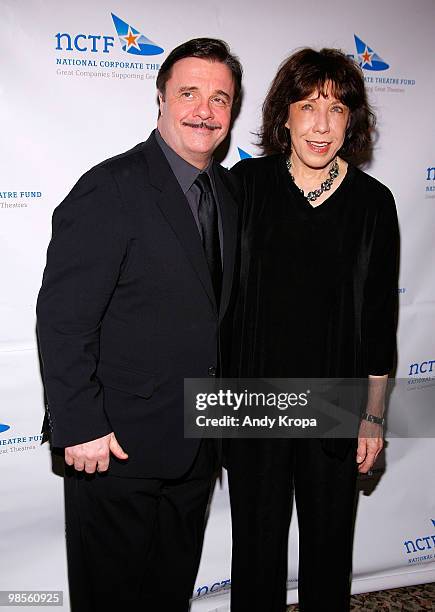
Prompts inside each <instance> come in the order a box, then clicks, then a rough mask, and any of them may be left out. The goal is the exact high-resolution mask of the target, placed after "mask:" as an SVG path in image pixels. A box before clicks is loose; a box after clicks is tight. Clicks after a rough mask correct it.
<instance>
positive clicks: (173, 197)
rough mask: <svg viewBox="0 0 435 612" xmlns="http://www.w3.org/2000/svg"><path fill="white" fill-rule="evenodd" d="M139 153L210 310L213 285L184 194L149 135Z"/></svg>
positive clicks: (214, 307)
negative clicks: (207, 299)
mask: <svg viewBox="0 0 435 612" xmlns="http://www.w3.org/2000/svg"><path fill="white" fill-rule="evenodd" d="M143 152H144V154H145V156H146V159H147V164H148V167H149V180H150V182H151V184H152V185H153V186H154V187H155V188H156V189H158V190H159V191H160V194H159V196H158V198H157V200H156V203H157V205H158V206H159V208H160V210H161V211H162V213H163V215H164V216H165V218H166V220H167V221H168V223H169V224H170V226H171V227H172V230H173V231H174V233H175V234H176V236H177V238H178V240H179V241H180V243H181V245H182V246H183V248H184V250H185V252H186V254H187V257H188V259H189V261H190V263H191V264H192V266H193V268H194V270H195V271H196V273H197V274H198V277H199V279H200V281H201V283H202V285H203V287H204V290H205V292H206V293H207V295H208V297H209V299H210V302H211V304H212V306H213V309H214V310H215V311H216V300H215V297H214V291H213V284H212V282H211V277H210V272H209V269H208V266H207V261H206V259H205V256H204V250H203V248H202V244H201V238H200V235H199V232H198V228H197V226H196V223H195V219H194V218H193V215H192V212H191V210H190V207H189V204H188V202H187V200H186V197H185V195H184V193H183V191H182V189H181V187H180V185H179V183H178V181H177V179H176V178H175V176H174V173H173V172H172V170H171V167H170V165H169V163H168V161H167V159H166V157H165V156H164V153H163V151H162V150H161V148H160V147H159V144H158V143H157V141H156V139H155V137H154V135H153V134H151V136H150V138H149V139H148V140H147V141H146V143H145V144H144V149H143ZM224 233H225V231H224ZM224 248H225V244H224ZM224 253H225V250H224ZM224 258H225V255H224Z"/></svg>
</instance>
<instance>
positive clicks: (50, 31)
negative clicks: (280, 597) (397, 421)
mask: <svg viewBox="0 0 435 612" xmlns="http://www.w3.org/2000/svg"><path fill="white" fill-rule="evenodd" d="M0 9H1V21H0V31H1V36H0V58H1V59H0V122H1V124H2V127H1V147H0V249H1V250H0V268H1V297H0V326H1V334H0V394H1V395H0V474H1V481H0V482H1V496H0V511H1V515H0V516H1V519H0V590H25V589H30V590H32V589H37V590H45V589H47V590H59V591H63V592H64V603H63V607H62V609H63V610H69V605H68V586H67V577H66V560H65V548H64V525H63V498H62V478H61V476H60V475H59V466H58V465H57V462H56V460H53V457H52V456H51V454H50V450H49V448H48V445H47V444H43V445H42V444H41V435H40V428H41V422H42V416H43V390H42V385H41V380H40V371H39V360H38V352H37V346H36V337H35V302H36V296H37V293H38V290H39V287H40V283H41V277H42V271H43V267H44V265H45V255H46V248H47V244H48V241H49V239H50V232H51V225H50V222H51V214H52V211H53V209H54V208H55V207H56V206H57V204H58V203H59V202H60V201H61V200H62V199H63V198H64V196H65V195H66V194H67V193H68V191H69V190H70V189H71V187H72V186H73V184H74V183H75V182H76V180H77V179H78V178H79V176H81V174H83V172H85V171H86V170H87V169H89V168H90V167H91V166H92V165H94V164H96V163H98V162H99V161H101V160H103V159H105V158H107V157H110V156H112V155H115V154H117V153H119V152H121V151H124V150H127V149H129V148H131V147H132V146H134V145H135V144H136V143H137V142H140V141H143V140H145V139H146V138H147V136H148V134H149V133H150V131H151V130H152V129H153V128H154V127H155V123H156V118H157V104H156V85H155V81H156V75H157V72H158V69H159V66H160V64H161V63H162V62H163V60H164V58H165V57H166V56H167V54H168V53H169V51H170V50H171V49H172V48H173V47H175V46H176V45H178V44H180V43H181V42H183V41H185V40H188V39H190V38H194V37H197V36H212V37H218V38H223V39H225V40H226V41H227V42H228V43H229V44H230V46H231V49H232V50H233V52H235V53H236V54H238V55H239V57H240V59H241V61H242V63H243V65H244V69H245V79H244V97H243V105H242V110H241V113H240V115H239V117H238V118H237V120H236V122H235V125H234V128H233V131H232V135H231V139H230V141H229V147H228V151H227V156H226V158H225V159H224V160H223V164H224V165H225V166H228V167H231V166H232V165H233V164H234V163H236V162H237V161H238V160H239V159H240V158H241V157H245V156H257V155H259V150H258V149H257V148H256V146H255V135H254V134H255V132H256V131H257V130H258V127H259V125H260V111H261V104H262V101H263V99H264V96H265V93H266V91H267V88H268V86H269V84H270V82H271V80H272V78H273V76H274V74H275V73H276V70H277V67H278V65H279V64H280V63H281V61H282V60H283V59H284V58H285V57H286V56H287V55H289V54H290V53H291V52H292V51H294V50H295V49H297V48H298V47H301V46H307V45H308V46H314V47H316V48H321V47H322V46H328V47H337V48H340V49H342V50H344V51H345V52H346V53H348V54H349V55H352V56H354V57H355V59H357V61H358V62H359V63H360V65H361V67H362V69H363V71H364V76H365V80H366V84H367V89H368V92H369V96H370V100H371V102H372V104H373V106H374V108H375V111H376V113H377V117H378V133H377V139H376V146H375V150H374V156H373V160H372V161H371V163H370V165H369V166H368V167H367V168H366V170H367V172H369V173H370V174H372V175H373V176H375V177H377V178H378V179H379V180H381V181H382V182H383V183H385V184H386V185H388V186H389V187H390V188H391V190H392V192H393V194H394V196H395V198H396V203H397V208H398V213H399V220H400V227H401V235H402V246H401V274H400V283H399V287H398V292H399V294H400V295H399V297H400V321H399V335H398V364H397V377H400V378H401V379H402V380H403V381H405V385H406V386H407V388H406V393H404V394H403V393H402V395H401V401H400V402H398V404H401V407H400V410H404V411H405V412H406V414H407V415H408V416H409V418H410V419H411V421H412V415H413V408H414V406H416V405H418V403H419V401H420V398H421V397H423V394H427V393H428V392H429V393H430V392H431V386H432V385H434V383H435V280H434V273H433V271H434V269H435V244H434V241H433V236H434V229H435V225H434V222H435V147H434V142H435V130H434V127H433V99H434V97H435V83H434V78H433V77H434V73H433V58H434V57H435V38H434V36H433V23H434V17H435V4H434V2H433V0H419V1H418V2H413V3H410V2H408V1H407V0H378V1H377V2H375V1H373V0H369V1H368V2H364V3H360V2H358V3H357V2H343V0H341V1H340V0H331V1H330V2H328V3H326V4H321V3H320V4H319V3H318V2H316V1H315V0H305V2H304V3H301V2H295V1H292V0H286V1H284V0H269V2H261V1H260V0H250V1H249V2H248V0H240V2H237V3H235V2H233V1H231V0H219V1H216V0H215V1H213V2H212V1H210V0H204V1H203V2H202V3H201V5H200V6H199V5H198V3H197V2H194V0H185V2H183V3H176V2H172V1H171V0H160V1H159V2H154V1H152V0H148V1H145V2H144V1H143V0H128V1H127V2H125V1H124V2H121V1H120V0H113V1H112V2H111V3H107V2H104V1H102V0H101V1H100V0H95V1H94V2H88V1H87V0H76V1H75V2H67V1H64V0H61V1H59V0H27V1H23V0H21V1H20V0H0ZM434 388H435V387H432V392H433V389H434ZM394 410H395V403H394V394H393V396H392V398H391V401H390V411H393V412H394ZM419 435H420V437H418V438H417V437H413V438H410V437H408V438H405V437H402V438H393V437H392V438H391V439H389V440H388V442H387V445H386V450H385V453H384V455H383V458H382V461H381V462H380V463H379V465H378V466H377V469H376V471H375V474H374V476H373V477H372V478H361V479H360V484H359V488H360V491H359V504H358V511H357V518H356V531H355V548H354V575H353V585H352V589H353V592H354V593H357V592H365V591H370V590H374V589H379V588H387V587H394V586H400V585H407V584H418V583H421V582H429V581H433V580H435V495H434V490H435V487H434V484H435V482H434V481H435V477H434V470H433V457H434V451H435V441H434V439H432V438H431V437H430V436H429V435H428V436H426V437H423V436H424V432H420V433H419ZM123 554H128V551H124V553H123ZM312 554H313V556H318V555H321V556H322V557H323V559H324V562H325V565H326V564H328V563H330V557H331V556H332V555H333V554H334V551H333V550H320V549H319V548H316V547H313V551H312ZM230 557H231V533H230V513H229V504H228V494H227V486H226V481H225V474H224V476H223V480H222V481H221V482H218V483H217V485H216V489H215V493H214V497H213V500H212V504H211V508H210V515H209V521H208V526H207V533H206V541H205V546H204V552H203V557H202V561H201V567H200V571H199V574H198V579H197V583H196V586H195V590H194V593H193V604H192V610H194V611H195V612H199V611H208V612H211V611H217V610H219V611H225V610H228V609H229V603H228V602H229V585H230ZM297 561H298V546H297V516H296V515H295V516H294V518H293V520H292V526H291V530H290V546H289V575H288V589H289V592H288V600H289V602H294V601H296V600H297ZM265 563H267V559H265ZM255 588H256V587H255V584H252V589H255ZM325 600H327V593H325Z"/></svg>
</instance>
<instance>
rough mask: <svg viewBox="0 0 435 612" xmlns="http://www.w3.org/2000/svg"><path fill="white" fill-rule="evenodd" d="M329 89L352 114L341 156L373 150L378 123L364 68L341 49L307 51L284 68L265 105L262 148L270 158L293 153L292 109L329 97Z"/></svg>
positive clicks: (283, 65)
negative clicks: (288, 124)
mask: <svg viewBox="0 0 435 612" xmlns="http://www.w3.org/2000/svg"><path fill="white" fill-rule="evenodd" d="M328 87H330V88H331V90H330V91H331V94H332V95H333V96H335V97H336V98H337V100H340V102H341V103H342V104H345V105H346V106H347V107H348V108H349V111H350V117H349V125H348V127H347V130H346V136H345V139H344V143H343V146H342V147H341V149H340V151H339V155H341V156H342V157H345V158H346V157H347V158H349V157H355V156H358V155H360V154H362V153H364V152H365V151H366V150H367V149H369V148H370V144H371V132H372V129H373V128H374V126H375V123H376V119H375V115H374V113H373V111H372V110H371V108H370V106H369V103H368V101H367V94H366V90H365V87H364V77H363V74H362V71H361V69H360V67H359V66H358V64H357V63H356V62H355V61H354V60H353V59H351V58H350V57H348V56H347V55H345V54H344V53H343V52H342V51H339V50H338V49H321V51H315V50H314V49H310V48H308V47H307V48H305V49H301V50H300V51H297V52H296V53H294V54H293V55H291V56H290V57H288V58H287V59H286V60H285V61H284V62H283V63H282V64H281V66H280V68H279V70H278V73H277V75H276V77H275V79H274V80H273V82H272V85H271V86H270V89H269V92H268V94H267V96H266V99H265V101H264V104H263V125H262V129H261V132H260V143H259V144H260V146H261V148H262V149H263V152H264V153H265V154H266V155H270V154H273V153H285V154H286V155H288V154H289V153H290V149H291V141H290V133H289V130H288V129H287V128H286V127H285V123H286V122H287V119H288V112H289V105H290V104H292V103H293V102H298V101H299V100H304V99H305V98H307V97H308V96H310V94H312V93H313V91H315V90H316V91H317V92H318V93H319V95H326V91H327V89H328Z"/></svg>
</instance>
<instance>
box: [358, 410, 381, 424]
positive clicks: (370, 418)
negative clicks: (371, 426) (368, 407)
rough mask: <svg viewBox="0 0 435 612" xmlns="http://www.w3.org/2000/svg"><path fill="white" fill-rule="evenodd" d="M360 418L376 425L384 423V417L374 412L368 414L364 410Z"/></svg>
mask: <svg viewBox="0 0 435 612" xmlns="http://www.w3.org/2000/svg"><path fill="white" fill-rule="evenodd" d="M361 418H362V419H365V420H366V421H370V423H376V425H384V423H385V419H384V417H378V416H375V415H374V414H369V413H368V412H364V414H363V415H362V416H361Z"/></svg>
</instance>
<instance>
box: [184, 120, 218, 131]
mask: <svg viewBox="0 0 435 612" xmlns="http://www.w3.org/2000/svg"><path fill="white" fill-rule="evenodd" d="M182 125H187V126H188V127H193V128H207V130H211V131H213V130H220V129H221V127H222V126H221V125H220V124H219V123H207V122H206V121H200V122H199V123H190V122H189V121H183V122H182Z"/></svg>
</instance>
